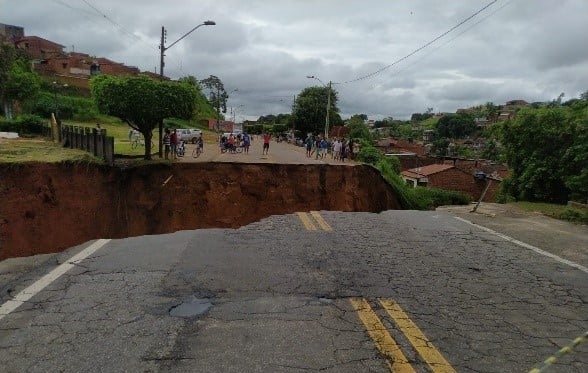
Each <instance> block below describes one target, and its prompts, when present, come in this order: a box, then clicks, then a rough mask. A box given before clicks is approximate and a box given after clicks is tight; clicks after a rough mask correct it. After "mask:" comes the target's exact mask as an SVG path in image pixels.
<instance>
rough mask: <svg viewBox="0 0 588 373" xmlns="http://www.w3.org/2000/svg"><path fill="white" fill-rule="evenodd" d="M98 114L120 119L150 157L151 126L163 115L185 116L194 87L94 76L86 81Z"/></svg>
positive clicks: (191, 108) (188, 113)
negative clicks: (142, 142) (139, 136)
mask: <svg viewBox="0 0 588 373" xmlns="http://www.w3.org/2000/svg"><path fill="white" fill-rule="evenodd" d="M90 87H91V91H92V97H93V98H94V100H95V102H96V105H97V106H98V110H100V112H101V113H103V114H107V115H112V116H115V117H118V118H120V119H121V120H122V121H123V122H125V123H127V124H128V125H129V126H130V127H131V128H133V129H135V130H137V131H139V132H140V133H142V134H143V136H144V138H145V159H147V160H149V159H151V139H152V138H153V129H155V128H156V126H157V125H159V124H161V123H163V120H164V119H165V118H182V119H189V118H190V117H191V116H192V114H193V112H194V106H195V99H196V95H197V91H196V89H195V88H194V87H193V86H191V85H189V84H182V83H177V82H165V81H163V82H162V81H156V80H153V79H151V78H148V77H146V76H138V77H122V78H118V77H113V76H109V75H98V76H96V77H95V78H93V79H92V81H91V83H90Z"/></svg>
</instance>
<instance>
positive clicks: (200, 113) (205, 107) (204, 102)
mask: <svg viewBox="0 0 588 373" xmlns="http://www.w3.org/2000/svg"><path fill="white" fill-rule="evenodd" d="M178 81H179V82H181V83H185V84H188V85H191V86H192V87H194V88H195V89H196V104H195V107H194V115H193V119H196V120H197V121H198V120H201V119H210V118H215V117H216V116H217V115H216V109H215V108H214V107H213V106H212V105H211V103H210V102H209V101H208V99H207V98H206V96H205V95H204V93H202V86H201V85H200V82H198V79H196V77H195V76H193V75H188V76H185V77H182V78H180V79H178Z"/></svg>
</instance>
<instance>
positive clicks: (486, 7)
mask: <svg viewBox="0 0 588 373" xmlns="http://www.w3.org/2000/svg"><path fill="white" fill-rule="evenodd" d="M497 1H498V0H493V1H491V2H490V3H488V4H486V6H484V7H483V8H481V9H480V10H478V11H477V12H475V13H474V14H472V15H471V16H469V17H467V18H466V19H464V20H462V21H461V22H459V23H458V24H457V25H455V26H453V27H452V28H450V29H449V30H447V31H445V32H444V33H442V34H441V35H439V36H437V37H436V38H435V39H433V40H431V41H430V42H428V43H426V44H424V45H423V46H421V47H419V48H417V49H415V50H414V51H412V52H411V53H409V54H407V55H406V56H404V57H402V58H399V59H397V60H396V61H394V62H392V63H391V64H389V65H386V66H384V67H382V68H381V69H379V70H376V71H374V72H373V73H370V74H367V75H364V76H361V77H359V78H356V79H353V80H348V81H345V82H343V84H347V83H353V82H357V81H360V80H365V79H368V78H371V77H372V76H374V75H377V74H379V73H381V72H382V71H384V70H387V69H389V68H390V67H392V66H394V65H397V64H398V63H399V62H402V61H404V60H406V59H407V58H409V57H411V56H413V55H415V54H416V53H418V52H420V51H422V50H423V49H425V48H427V47H428V46H430V45H431V44H433V43H434V42H436V41H437V40H439V39H441V38H442V37H444V36H445V35H447V34H449V33H450V32H452V31H453V30H455V29H457V28H459V27H460V26H462V25H463V24H465V23H466V22H468V21H469V20H470V19H472V18H474V17H475V16H477V15H478V14H480V13H482V12H483V11H484V10H486V9H488V8H489V7H490V6H492V5H493V4H494V3H496V2H497Z"/></svg>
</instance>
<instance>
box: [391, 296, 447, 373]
mask: <svg viewBox="0 0 588 373" xmlns="http://www.w3.org/2000/svg"><path fill="white" fill-rule="evenodd" d="M380 303H381V304H382V306H383V307H384V309H385V310H386V312H388V314H389V315H390V317H392V319H393V320H394V322H395V323H396V325H397V326H398V328H399V329H400V331H401V332H402V333H404V335H406V337H407V338H408V340H409V341H410V343H411V344H412V345H413V347H414V348H415V349H416V350H417V352H418V353H419V355H421V357H422V358H423V360H425V362H426V363H427V364H429V367H431V370H432V371H433V372H434V373H457V372H456V370H455V369H453V367H452V366H451V364H449V362H448V361H447V360H445V358H444V357H443V355H441V353H440V352H439V351H438V350H437V349H436V348H435V347H434V346H433V344H432V343H431V342H430V341H429V340H428V339H427V337H426V336H425V335H424V334H423V332H422V331H421V330H420V329H419V327H418V326H417V325H416V324H415V323H414V322H413V321H412V320H411V319H410V318H409V317H408V315H407V314H406V313H405V312H404V311H403V310H402V308H400V306H399V305H398V303H396V302H394V301H393V300H391V299H380Z"/></svg>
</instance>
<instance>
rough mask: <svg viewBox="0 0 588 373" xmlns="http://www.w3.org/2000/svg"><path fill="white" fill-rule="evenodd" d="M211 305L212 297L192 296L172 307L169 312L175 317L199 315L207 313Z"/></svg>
mask: <svg viewBox="0 0 588 373" xmlns="http://www.w3.org/2000/svg"><path fill="white" fill-rule="evenodd" d="M210 307H212V303H211V302H210V299H208V298H192V299H190V300H187V301H184V302H182V303H180V304H178V305H177V306H173V307H172V308H170V310H169V314H170V316H173V317H198V316H201V315H203V314H205V313H206V312H207V311H208V310H209V309H210Z"/></svg>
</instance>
